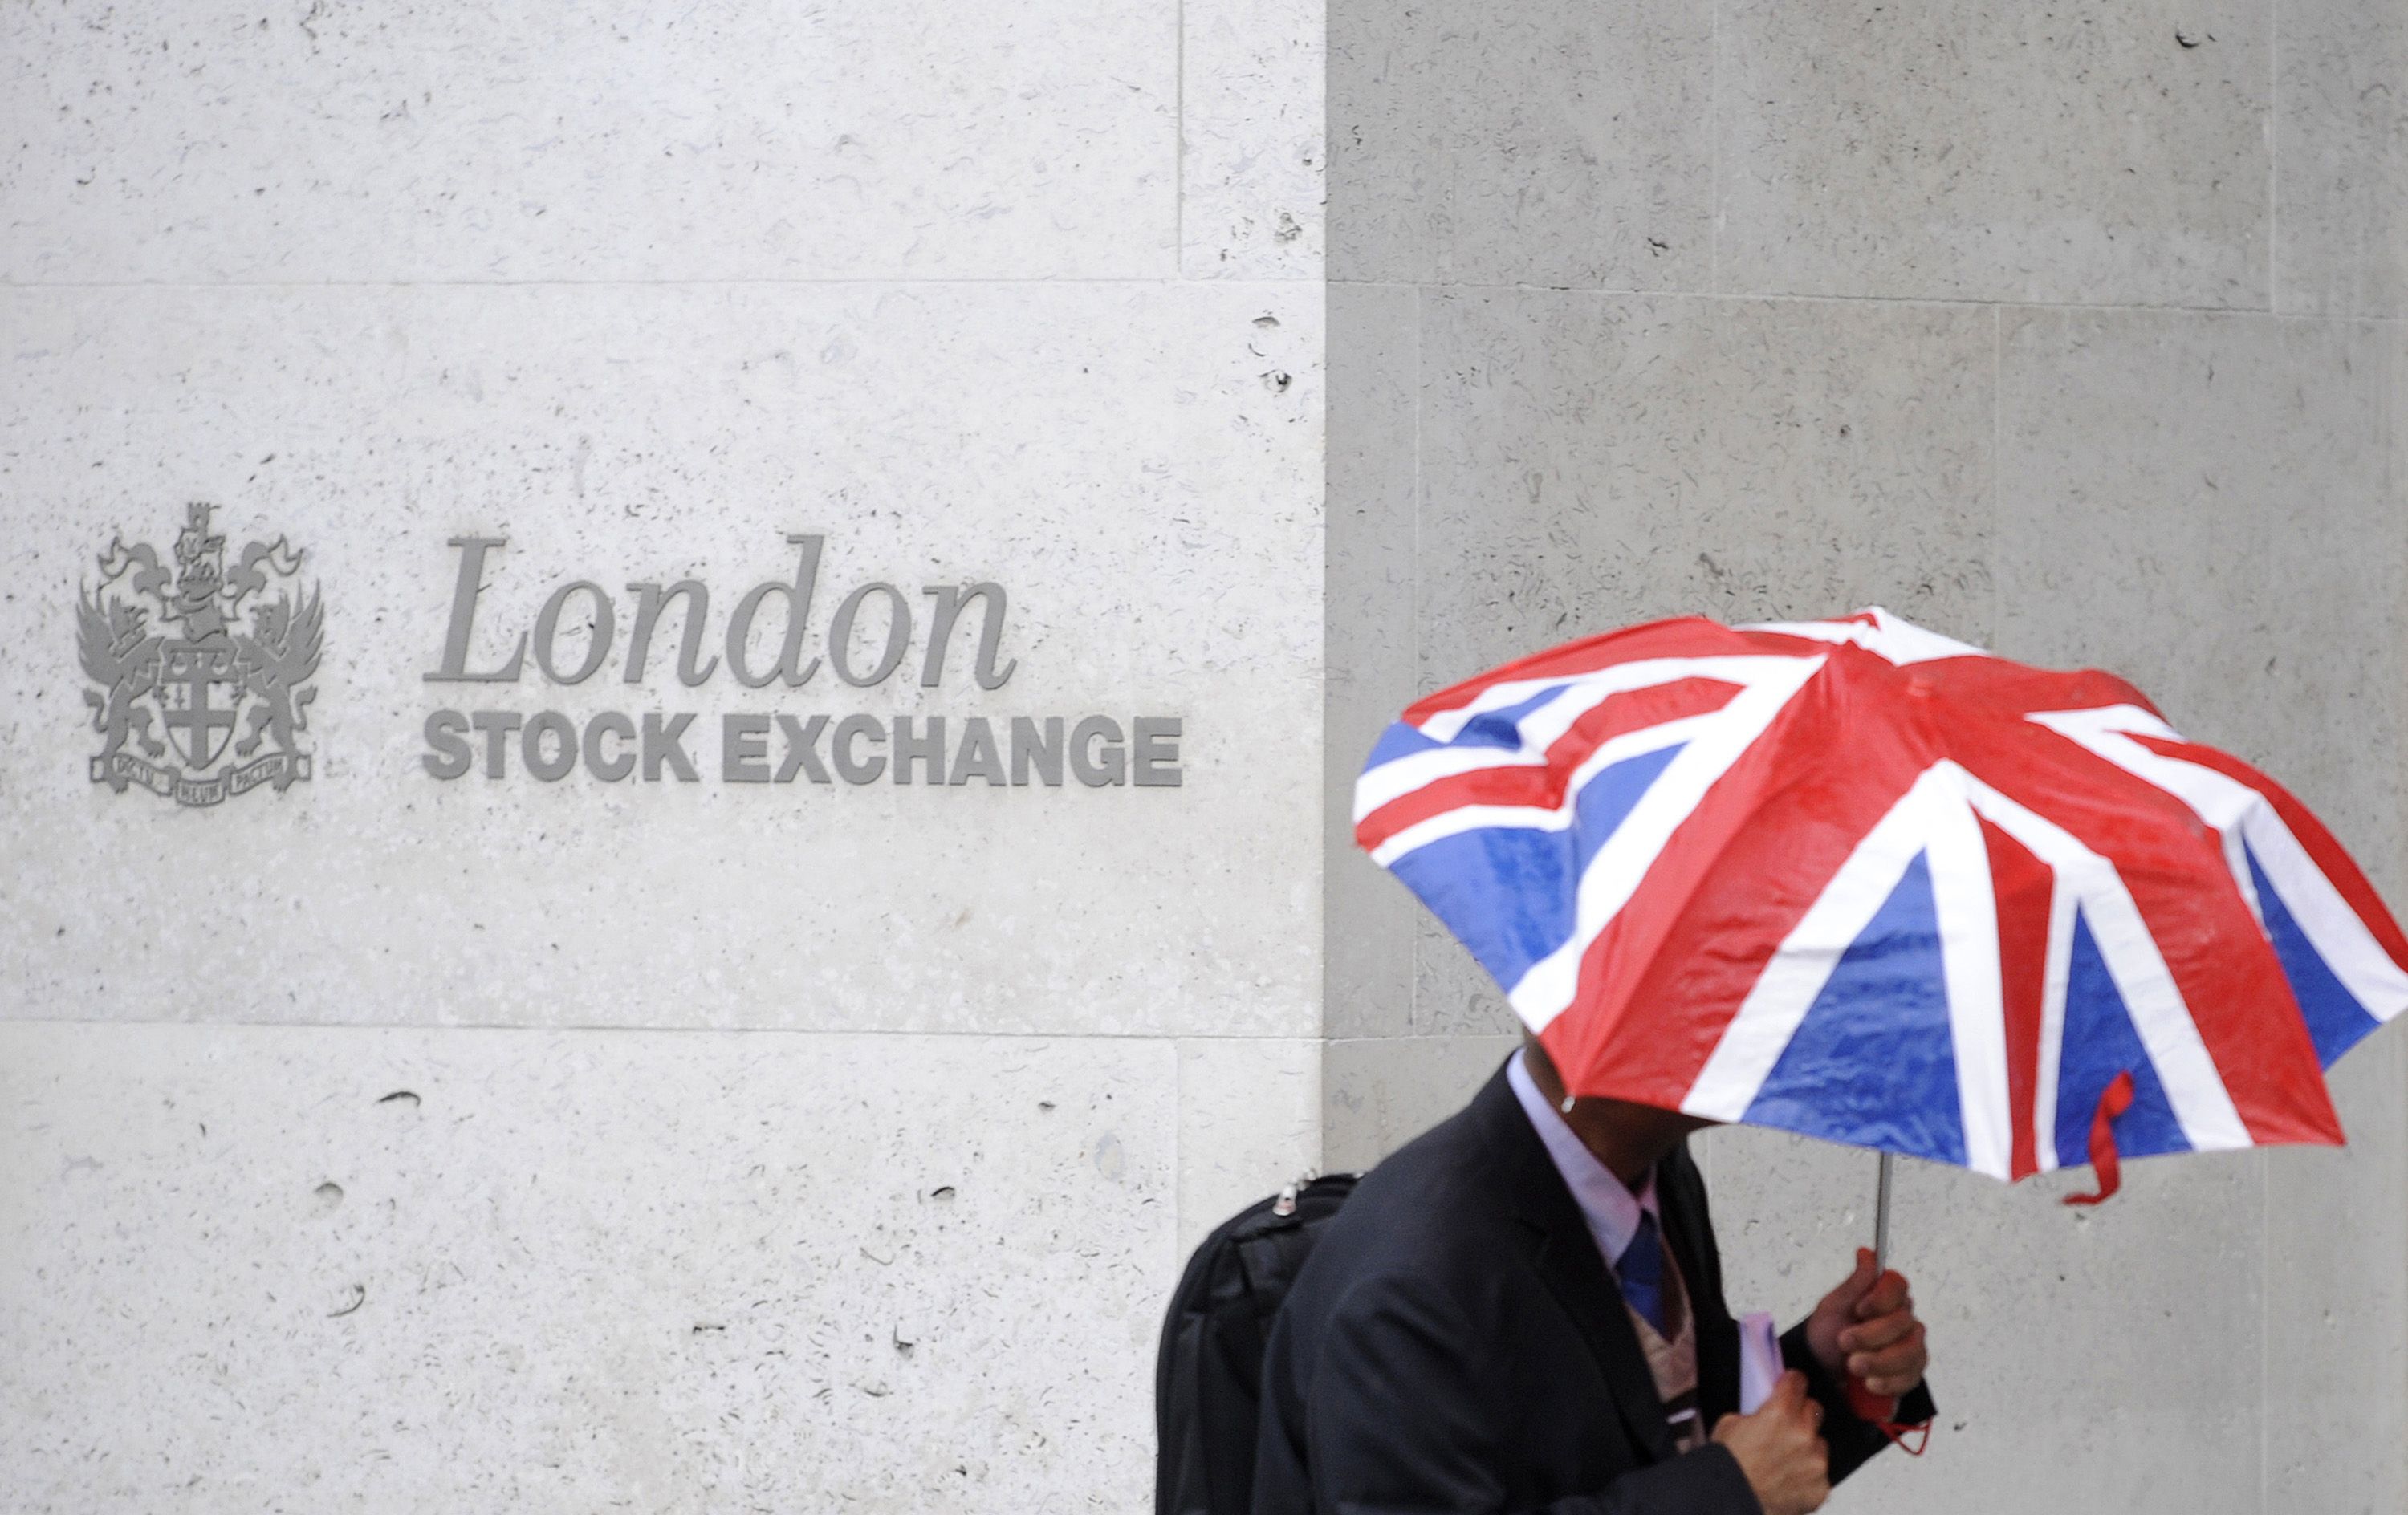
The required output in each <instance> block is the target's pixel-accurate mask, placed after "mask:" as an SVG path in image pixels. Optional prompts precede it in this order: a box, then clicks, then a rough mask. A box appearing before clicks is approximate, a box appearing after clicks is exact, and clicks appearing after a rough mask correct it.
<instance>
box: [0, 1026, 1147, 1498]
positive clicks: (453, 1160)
mask: <svg viewBox="0 0 2408 1515" xmlns="http://www.w3.org/2000/svg"><path fill="white" fill-rule="evenodd" d="M1178 1090H1179V1068H1178V1058H1177V1054H1176V1052H1175V1050H1174V1049H1173V1047H1172V1046H1171V1044H1169V1043H1167V1042H1154V1041H1138V1040H1125V1039H1098V1040H1086V1041H1054V1042H1047V1041H1043V1040H1032V1039H1024V1038H1011V1037H951V1036H939V1037H912V1036H876V1037H863V1036H818V1035H796V1034H781V1033H751V1034H726V1033H629V1034H611V1035H603V1034H595V1033H583V1034H565V1033H555V1032H517V1031H432V1030H420V1029H362V1028H322V1029H312V1028H275V1027H201V1026H143V1027H119V1026H103V1025H56V1024H22V1023H20V1024H14V1025H10V1026H7V1027H0V1112H5V1115H0V1119H5V1121H6V1122H7V1134H6V1138H5V1140H0V1344H5V1347H6V1350H5V1351H0V1465H5V1466H7V1469H8V1479H7V1484H8V1491H7V1500H6V1502H7V1504H8V1505H9V1506H10V1507H11V1508H27V1509H38V1508H55V1509H75V1510H85V1511H108V1510H126V1511H149V1510H158V1509H168V1508H175V1509H189V1510H212V1511H228V1512H232V1511H248V1510H259V1509H274V1508H362V1509H369V1510H396V1511H399V1510H422V1509H430V1508H455V1509H527V1510H537V1511H548V1510H563V1511H566V1510H589V1509H597V1508H611V1507H615V1506H619V1505H623V1504H624V1505H626V1506H629V1507H632V1508H647V1509H667V1508H679V1509H687V1508H714V1509H716V1508H728V1509H746V1508H780V1509H830V1508H863V1509H885V1510H903V1509H959V1510H994V1509H1039V1508H1047V1509H1064V1508H1085V1507H1087V1506H1089V1505H1091V1504H1092V1505H1096V1506H1099V1507H1103V1508H1117V1509H1127V1508H1138V1507H1139V1506H1140V1505H1142V1504H1143V1502H1144V1500H1145V1498H1146V1492H1147V1489H1148V1486H1149V1481H1150V1480H1149V1470H1150V1466H1151V1461H1152V1423H1151V1396H1150V1394H1149V1393H1148V1385H1149V1383H1150V1374H1151V1366H1152V1362H1153V1354H1154V1335H1155V1331H1156V1329H1157V1327H1158V1324H1159V1318H1160V1309H1161V1303H1162V1298H1163V1296H1164V1294H1165V1293H1167V1291H1168V1287H1169V1282H1170V1268H1171V1266H1172V1265H1173V1261H1174V1259H1173V1254H1172V1247H1173V1239H1174V1235H1175V1230H1176V1225H1175V1220H1174V1210H1175V1207H1176V1197H1177V1180H1176V1176H1175V1166H1176V1163H1177V1157H1176V1145H1177V1144H1176V1140H1175V1136H1174V1134H1175V1132H1176V1130H1177V1129H1178V1122H1177V1121H1176V1120H1175V1119H1174V1118H1172V1117H1171V1107H1172V1105H1173V1104H1174V1103H1175V1102H1176V1101H1177V1099H1178V1097H1179V1095H1178Z"/></svg>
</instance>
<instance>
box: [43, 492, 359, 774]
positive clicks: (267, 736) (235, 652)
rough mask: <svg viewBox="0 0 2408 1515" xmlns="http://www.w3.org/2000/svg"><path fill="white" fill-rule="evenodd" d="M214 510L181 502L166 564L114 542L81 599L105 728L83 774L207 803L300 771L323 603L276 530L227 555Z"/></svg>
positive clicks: (81, 626) (88, 668)
mask: <svg viewBox="0 0 2408 1515" xmlns="http://www.w3.org/2000/svg"><path fill="white" fill-rule="evenodd" d="M210 513H211V507H208V506H207V505H194V506H193V507H190V510H189V512H188V513H187V515H186V518H185V522H184V529H183V531H182V532H181V533H179V535H178V536H177V537H176V547H175V552H174V558H173V562H172V563H171V564H170V563H162V562H161V561H160V560H159V554H158V552H157V551H156V550H154V549H153V548H152V547H151V546H150V544H149V543H147V542H145V543H139V544H136V546H133V547H127V546H125V545H124V542H123V541H122V539H120V540H117V541H114V542H112V543H110V545H109V549H108V554H107V555H106V556H104V557H103V558H102V559H101V560H100V572H101V580H100V584H99V586H98V588H96V589H91V590H86V591H85V592H84V593H83V595H82V597H81V598H80V600H79V602H78V604H77V606H76V648H77V652H78V654H79V658H80V660H81V662H82V664H83V671H84V676H85V677H86V678H88V679H91V680H92V681H93V684H94V685H96V686H98V687H96V688H91V689H86V690H85V691H84V695H83V697H84V700H85V703H87V704H88V705H90V706H91V707H92V712H93V714H92V726H93V730H94V731H96V732H98V733H99V734H100V735H101V737H102V742H101V749H100V751H99V752H98V753H97V754H96V755H95V756H94V757H93V760H92V781H93V783H96V784H107V785H108V786H109V788H111V789H112V790H115V791H116V792H117V793H121V794H122V793H124V792H125V790H126V787H127V786H128V785H136V786H138V787H140V788H143V789H147V790H149V791H150V793H154V794H158V795H161V796H163V797H165V798H168V799H172V800H174V801H175V802H176V803H177V804H179V805H192V806H202V805H216V804H218V803H220V802H222V800H224V799H225V798H226V797H227V796H229V795H233V794H241V793H248V792H250V791H251V790H253V789H257V788H259V787H261V786H262V785H268V786H271V787H273V788H275V789H277V790H279V791H281V790H283V789H285V788H287V787H289V786H290V785H291V784H292V783H293V781H294V779H307V778H308V777H309V754H308V753H307V752H305V751H302V750H300V749H299V748H298V747H296V746H295V745H294V735H295V733H298V732H302V731H306V730H308V725H309V721H308V705H309V701H310V699H311V697H312V696H313V695H315V694H316V693H317V691H316V690H315V689H314V688H312V687H311V685H310V680H311V679H313V678H315V677H316V676H317V671H318V650H319V637H320V634H321V631H322V622H323V619H324V607H323V606H322V603H321V601H320V599H319V596H318V594H317V593H316V591H314V590H311V591H308V592H307V593H304V592H303V591H302V589H301V587H300V585H299V583H298V575H299V571H300V566H301V554H300V553H298V552H296V551H294V550H290V549H289V548H287V547H286V546H285V544H284V538H282V537H281V536H279V537H278V538H277V539H276V540H275V541H273V542H257V541H254V542H251V544H249V545H248V546H246V547H245V548H244V549H243V550H242V553H241V555H240V556H239V557H238V558H236V561H235V564H234V565H233V566H232V567H231V568H229V567H228V566H227V565H226V558H225V541H226V539H225V538H224V537H223V536H220V535H218V534H217V533H215V532H213V531H211V530H210V529H209V516H210ZM263 746H266V747H267V748H268V750H266V751H265V752H261V751H260V749H261V748H262V747H263Z"/></svg>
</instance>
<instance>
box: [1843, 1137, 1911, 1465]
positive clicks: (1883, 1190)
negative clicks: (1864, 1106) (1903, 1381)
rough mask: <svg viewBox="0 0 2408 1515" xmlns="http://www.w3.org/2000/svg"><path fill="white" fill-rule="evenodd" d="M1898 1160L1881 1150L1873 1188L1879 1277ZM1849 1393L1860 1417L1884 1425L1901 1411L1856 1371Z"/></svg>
mask: <svg viewBox="0 0 2408 1515" xmlns="http://www.w3.org/2000/svg"><path fill="white" fill-rule="evenodd" d="M1896 1162H1897V1159H1896V1158H1894V1157H1892V1156H1891V1155H1890V1154H1889V1153H1887V1152H1884V1153H1882V1154H1881V1179H1880V1180H1879V1183H1878V1184H1877V1186H1876V1187H1875V1189H1874V1191H1873V1278H1874V1279H1875V1280H1877V1281H1878V1280H1879V1279H1880V1278H1881V1276H1882V1269H1884V1268H1885V1267H1887V1266H1888V1265H1889V1180H1890V1169H1891V1166H1892V1165H1893V1164H1895V1163H1896ZM1847 1395H1848V1408H1850V1409H1851V1410H1854V1411H1855V1412H1856V1419H1858V1420H1860V1421H1869V1422H1871V1423H1873V1424H1875V1425H1884V1424H1886V1423H1888V1422H1889V1420H1890V1418H1891V1417H1892V1416H1894V1415H1896V1414H1897V1413H1898V1399H1897V1397H1896V1396H1895V1395H1891V1394H1875V1393H1873V1392H1872V1391H1871V1389H1868V1388H1866V1387H1865V1380H1864V1379H1860V1378H1857V1377H1856V1375H1855V1374H1853V1373H1851V1374H1849V1375H1848V1383H1847Z"/></svg>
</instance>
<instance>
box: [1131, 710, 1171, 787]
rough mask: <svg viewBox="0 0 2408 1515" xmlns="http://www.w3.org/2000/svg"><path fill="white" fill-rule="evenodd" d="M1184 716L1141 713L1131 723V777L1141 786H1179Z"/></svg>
mask: <svg viewBox="0 0 2408 1515" xmlns="http://www.w3.org/2000/svg"><path fill="white" fill-rule="evenodd" d="M1179 736H1180V719H1179V717H1177V716H1175V715H1141V716H1139V717H1138V718H1137V720H1136V721H1135V722H1132V723H1131V731H1130V740H1129V778H1130V779H1132V780H1133V781H1134V782H1135V783H1136V785H1137V787H1138V788H1140V789H1177V788H1178V787H1179V785H1180V775H1181V772H1182V770H1181V769H1180V767H1179Z"/></svg>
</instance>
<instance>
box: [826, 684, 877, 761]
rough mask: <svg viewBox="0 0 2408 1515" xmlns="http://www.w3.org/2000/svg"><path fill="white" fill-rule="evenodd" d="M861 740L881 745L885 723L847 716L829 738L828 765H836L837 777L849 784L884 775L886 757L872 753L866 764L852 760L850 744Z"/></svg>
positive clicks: (866, 717) (871, 716) (867, 717)
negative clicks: (866, 738) (862, 738)
mask: <svg viewBox="0 0 2408 1515" xmlns="http://www.w3.org/2000/svg"><path fill="white" fill-rule="evenodd" d="M841 671H842V670H840V669H839V672H841ZM861 736H867V737H868V738H869V739H870V740H871V741H873V742H879V743H883V742H884V741H885V740H886V722H883V721H881V720H879V719H878V718H877V717H876V716H874V715H849V716H846V717H845V718H844V720H842V721H841V722H838V724H837V728H836V735H835V736H831V737H829V738H828V761H829V762H830V763H833V764H835V765H836V771H837V774H838V776H839V777H840V778H841V779H844V781H845V782H846V783H848V784H867V783H874V782H876V781H877V779H878V776H879V775H880V774H882V773H884V772H885V771H886V754H885V753H883V752H874V753H872V754H870V756H869V757H868V758H867V760H866V761H864V760H859V759H856V758H855V757H854V756H853V740H854V738H856V737H861Z"/></svg>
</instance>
